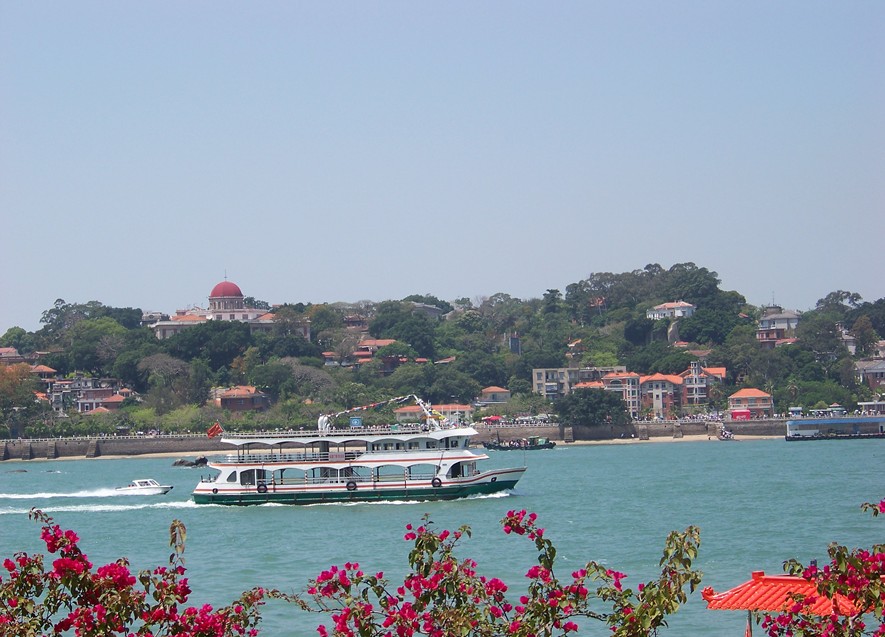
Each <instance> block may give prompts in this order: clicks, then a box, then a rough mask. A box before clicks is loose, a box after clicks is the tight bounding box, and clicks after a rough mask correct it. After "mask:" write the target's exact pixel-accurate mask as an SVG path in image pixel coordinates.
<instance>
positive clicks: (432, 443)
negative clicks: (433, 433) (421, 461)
mask: <svg viewBox="0 0 885 637" xmlns="http://www.w3.org/2000/svg"><path fill="white" fill-rule="evenodd" d="M427 448H428V449H436V440H428V441H427Z"/></svg>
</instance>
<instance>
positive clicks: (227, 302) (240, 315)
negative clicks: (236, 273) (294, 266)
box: [142, 280, 310, 340]
mask: <svg viewBox="0 0 885 637" xmlns="http://www.w3.org/2000/svg"><path fill="white" fill-rule="evenodd" d="M244 299H245V297H244V296H243V292H242V291H241V290H240V287H239V286H238V285H237V284H236V283H234V282H233V281H227V280H224V281H222V282H221V283H219V284H217V285H216V286H215V287H214V288H212V291H211V292H209V308H208V309H203V308H191V309H187V310H177V311H176V312H175V314H174V315H173V316H166V315H162V314H159V313H157V312H148V313H146V314H145V315H144V316H143V317H142V322H143V323H144V324H146V325H148V326H149V327H150V328H151V329H152V330H153V331H154V334H156V336H157V338H159V339H161V340H162V339H166V338H170V337H172V336H175V335H176V334H178V333H180V332H182V331H184V330H186V329H188V328H189V327H193V326H194V325H201V324H203V323H206V322H207V321H240V322H242V323H248V324H249V328H250V329H251V330H252V332H253V333H254V332H269V331H270V330H271V329H272V328H273V322H274V315H273V313H272V312H268V311H267V310H262V309H259V308H254V307H246V304H245V301H244ZM300 331H301V336H302V337H304V339H305V340H310V321H308V320H307V319H304V320H303V321H302V323H301V325H300Z"/></svg>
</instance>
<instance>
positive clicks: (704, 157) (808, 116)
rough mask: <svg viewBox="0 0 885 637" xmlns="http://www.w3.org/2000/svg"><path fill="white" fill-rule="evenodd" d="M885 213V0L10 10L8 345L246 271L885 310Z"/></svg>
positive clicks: (6, 22) (0, 328) (370, 294)
mask: <svg viewBox="0 0 885 637" xmlns="http://www.w3.org/2000/svg"><path fill="white" fill-rule="evenodd" d="M883 208H885V2H875V1H851V0H849V1H847V2H839V3H836V2H831V1H829V0H827V1H813V0H811V1H790V0H785V1H782V2H770V1H769V0H764V1H760V0H747V1H742V2H701V1H696V2H690V1H683V0H674V1H673V2H660V1H658V0H654V1H644V0H632V1H630V2H623V1H621V0H617V1H614V0H611V1H609V0H598V1H592V0H584V1H581V2H568V1H563V2H555V3H549V2H519V1H513V0H508V1H506V2H505V1H495V0H490V1H487V2H463V1H458V0H453V1H447V2H412V1H409V2H393V1H391V2H377V1H376V2H373V1H368V2H357V1H351V2H339V1H336V0H323V1H322V2H319V1H317V2H296V1H285V2H282V1H278V0H266V1H263V2H231V1H224V0H221V1H219V0H212V1H211V2H209V1H201V0H192V1H188V2H168V1H162V0H160V1H155V2H134V1H125V0H124V1H105V2H94V1H89V0H78V1H77V2H68V1H67V0H65V1H43V2H18V1H13V0H0V334H3V333H4V332H5V331H6V330H7V329H8V328H10V327H13V326H19V327H22V328H24V329H26V330H28V331H34V330H37V329H39V328H40V326H41V324H40V318H41V316H42V314H43V312H44V311H45V310H47V309H49V308H51V307H52V306H53V304H54V303H55V301H56V299H63V300H64V301H66V302H67V303H86V302H88V301H99V302H101V303H103V304H105V305H109V306H113V307H138V308H141V309H143V310H145V311H162V312H170V313H171V312H174V311H175V310H176V309H180V308H187V307H193V306H199V307H206V306H207V304H208V299H207V297H208V295H209V291H210V290H211V289H212V287H213V286H214V285H215V284H216V283H218V282H219V281H222V280H224V279H225V278H227V279H228V280H230V281H233V282H235V283H237V284H238V285H239V286H240V288H241V289H242V291H243V293H244V294H245V295H246V296H252V297H255V298H257V299H260V300H264V301H267V302H268V303H271V304H276V303H287V302H288V303H297V302H303V303H324V302H337V301H344V302H356V301H360V300H373V301H383V300H387V299H400V298H403V297H405V296H407V295H410V294H432V295H434V296H436V297H438V298H440V299H444V300H454V299H456V298H464V297H467V298H470V299H472V300H480V299H482V298H483V297H488V296H491V295H493V294H496V293H505V294H509V295H511V296H513V297H517V298H520V299H530V298H539V297H541V296H543V294H544V293H545V291H546V290H548V289H558V290H560V291H561V292H563V293H565V289H566V286H568V285H569V284H571V283H575V282H578V281H581V280H583V279H586V278H587V277H588V276H590V275H591V274H592V273H594V272H614V273H620V272H628V271H631V270H636V269H641V268H643V267H645V265H647V264H651V263H658V264H660V265H662V266H663V267H665V268H669V267H670V266H672V265H673V264H675V263H684V262H689V261H690V262H694V263H695V264H697V265H698V266H699V267H705V268H707V269H709V270H711V271H714V272H717V273H718V275H719V278H720V279H721V281H722V283H721V287H722V288H723V289H725V290H736V291H738V292H740V293H741V294H743V295H744V296H745V297H746V298H747V301H748V302H750V303H752V304H754V305H765V304H770V303H772V302H775V303H777V304H778V305H781V306H783V307H785V308H790V309H798V310H807V309H811V308H813V307H814V305H815V303H816V301H817V300H818V299H820V298H823V297H824V296H826V295H827V294H828V293H829V292H832V291H834V290H849V291H852V292H857V293H859V294H860V295H861V296H862V297H863V298H864V299H865V300H867V301H875V300H877V299H879V298H882V297H885V277H883V267H882V264H883V260H882V244H881V241H882V237H883V236H885V210H883Z"/></svg>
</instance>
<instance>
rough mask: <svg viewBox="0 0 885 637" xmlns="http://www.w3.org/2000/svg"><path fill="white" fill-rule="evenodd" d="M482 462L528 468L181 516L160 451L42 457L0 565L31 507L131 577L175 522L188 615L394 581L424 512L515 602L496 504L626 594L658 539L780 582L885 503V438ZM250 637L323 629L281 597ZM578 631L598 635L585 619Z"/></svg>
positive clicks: (15, 546) (722, 623) (14, 469)
mask: <svg viewBox="0 0 885 637" xmlns="http://www.w3.org/2000/svg"><path fill="white" fill-rule="evenodd" d="M488 453H489V456H490V459H489V460H488V461H487V462H486V463H485V464H486V465H487V466H489V467H505V466H522V465H524V466H526V467H528V470H527V472H526V473H525V475H524V477H523V479H522V480H521V481H520V483H519V485H518V487H517V489H516V490H515V491H514V492H512V493H510V494H506V495H501V494H498V495H494V496H485V497H476V498H470V499H466V500H458V501H453V502H424V503H417V502H414V503H394V504H390V503H388V504H383V503H373V504H350V505H343V504H334V505H315V506H306V507H294V506H286V505H263V506H257V507H225V506H215V505H195V504H194V503H193V502H192V500H191V498H190V493H191V491H192V489H193V488H194V486H195V485H196V483H197V482H198V481H199V479H200V476H201V474H203V475H208V474H209V473H210V472H211V470H209V469H206V468H183V467H175V466H173V465H172V463H173V460H174V459H172V458H125V459H99V460H52V461H38V460H32V461H27V462H18V461H11V462H2V463H0V558H4V557H9V556H11V555H12V554H13V553H14V552H16V551H22V550H24V551H28V552H35V551H40V552H44V551H45V546H44V545H42V544H41V542H40V540H39V527H38V525H37V524H36V523H34V522H32V521H30V520H29V519H28V515H27V514H28V511H29V510H30V509H31V507H38V508H40V509H42V510H43V511H45V512H46V513H48V514H49V515H51V516H52V517H53V518H54V519H55V521H56V522H57V523H58V524H60V525H61V526H62V527H63V528H71V529H74V530H75V531H76V532H77V533H78V534H79V535H80V538H81V545H82V547H83V550H84V551H85V552H86V554H87V555H88V556H89V559H90V560H91V561H92V562H93V564H95V565H96V566H98V565H100V564H105V563H108V562H111V561H113V560H115V559H117V558H119V557H122V556H125V557H127V558H128V559H129V560H130V562H131V565H132V568H133V569H134V570H140V569H146V568H152V567H154V566H158V565H165V564H167V563H168V557H169V554H170V549H169V545H168V538H169V535H168V529H169V524H170V522H171V521H172V520H173V519H179V520H181V521H182V522H184V524H185V526H186V527H187V545H186V551H185V554H184V557H185V566H186V568H187V569H188V573H187V576H188V577H189V579H190V582H191V586H192V588H193V590H194V593H193V595H192V596H191V599H190V600H189V603H190V604H204V603H208V604H212V605H213V606H216V607H217V606H222V605H224V604H227V603H230V602H231V601H233V600H234V599H235V598H236V597H238V596H239V594H240V593H241V592H242V591H244V590H247V589H249V588H251V587H253V586H259V585H260V586H265V587H273V588H279V589H282V590H284V591H288V592H299V591H303V589H304V587H305V584H306V582H307V580H308V579H309V578H310V577H314V576H316V575H317V574H318V573H319V572H320V571H322V570H324V569H326V568H328V567H329V566H331V565H333V564H337V565H341V564H343V563H344V562H346V561H357V562H359V563H360V566H361V567H362V568H363V569H364V570H365V571H366V572H370V573H375V572H377V571H383V572H384V573H385V575H386V576H387V577H389V578H390V579H391V581H392V582H393V583H394V584H396V583H397V581H398V580H399V581H401V580H402V577H403V575H404V574H405V573H406V569H407V555H408V551H409V547H410V543H408V542H405V541H404V540H403V534H404V532H405V525H406V524H408V523H412V524H416V523H420V522H421V520H422V517H423V516H424V515H425V514H429V516H430V519H431V520H432V521H433V522H434V524H435V525H436V526H437V528H438V529H444V528H447V529H455V528H457V527H459V526H461V525H462V524H466V525H469V526H470V527H471V529H472V531H473V536H472V537H471V538H470V539H467V540H466V541H464V543H463V547H462V548H461V549H460V553H459V554H460V555H461V556H462V557H471V558H473V559H475V560H476V561H477V562H478V570H479V572H480V573H481V574H484V575H487V576H489V577H492V576H494V577H499V578H501V579H503V580H504V581H505V582H506V583H507V584H508V585H509V586H510V587H511V592H512V593H513V595H512V598H513V599H514V600H515V599H516V598H518V596H519V592H520V591H521V590H522V589H523V588H524V586H525V581H526V580H525V572H526V571H527V570H528V568H529V567H530V566H531V565H532V564H534V563H535V562H534V560H535V557H536V556H535V553H534V551H533V547H532V545H531V544H530V543H529V542H528V541H527V540H526V539H525V538H520V537H516V536H510V535H505V534H504V533H503V532H502V531H501V526H500V520H501V518H502V517H504V515H505V514H506V513H507V511H508V510H510V509H527V510H529V511H534V512H536V513H537V514H538V517H539V524H540V526H543V527H544V528H545V529H546V537H547V538H548V539H550V540H552V541H553V542H554V544H555V545H556V546H557V562H556V572H557V574H558V576H559V577H560V578H562V579H568V578H569V577H570V574H571V572H572V571H574V570H575V569H577V568H579V567H580V566H582V565H583V564H585V563H586V562H587V561H588V560H596V561H599V562H602V563H604V564H607V565H610V566H611V568H614V569H616V570H618V571H621V572H624V573H626V574H627V576H628V577H627V579H626V580H625V581H624V584H625V585H627V586H631V587H634V588H635V586H636V585H637V584H638V583H639V582H641V581H644V580H647V579H650V578H652V577H654V576H655V573H656V570H657V568H658V561H659V559H660V557H661V554H662V549H663V545H664V539H665V538H666V536H667V534H668V533H669V531H671V530H680V531H681V530H684V529H685V528H686V527H687V526H688V525H697V526H699V527H700V529H701V548H700V554H699V556H698V558H697V560H696V562H695V567H696V568H699V569H701V570H702V571H703V573H704V576H703V581H702V584H701V587H702V588H703V587H704V586H711V587H713V588H714V589H715V590H716V591H722V590H726V589H728V588H730V587H732V586H736V585H738V584H740V583H742V582H744V581H746V580H747V579H749V577H750V573H751V572H752V571H756V570H764V571H765V572H767V573H781V572H782V564H783V561H784V560H786V559H789V558H797V559H799V560H801V561H803V562H808V561H809V560H811V559H817V560H819V562H823V561H825V560H826V559H827V554H826V549H827V545H828V544H829V543H830V542H832V541H835V542H839V543H841V544H845V545H847V546H849V547H858V546H867V547H868V546H870V545H872V544H874V543H881V542H883V541H885V519H882V518H878V519H873V518H872V517H871V516H870V515H869V514H864V513H861V512H860V508H859V507H860V504H861V503H862V502H873V501H875V502H878V501H879V500H880V499H882V498H883V497H885V478H883V472H882V469H883V466H885V462H883V461H885V440H868V441H820V442H795V443H787V442H785V441H784V440H782V439H777V440H737V441H734V442H718V441H709V442H708V441H696V442H695V441H692V442H689V441H679V442H673V443H656V442H636V443H630V444H621V445H592V446H589V445H588V446H569V445H566V444H560V445H558V446H557V447H556V448H555V449H553V450H539V451H530V452H523V451H491V452H488ZM134 478H155V479H156V480H158V481H159V482H160V483H162V484H171V485H173V486H174V489H173V490H172V491H171V492H170V493H168V494H167V495H164V496H137V495H119V494H118V493H117V492H116V491H115V487H117V486H123V485H125V484H127V483H128V482H129V481H130V480H132V479H134ZM262 616H263V618H264V619H263V622H262V624H261V634H262V635H263V636H265V637H284V636H289V635H315V634H316V632H315V629H316V626H317V625H318V624H320V623H326V624H329V623H330V622H329V621H328V618H327V617H325V616H322V615H310V614H305V613H303V612H302V611H298V610H297V609H295V608H294V607H293V606H291V605H288V604H284V603H281V602H271V603H269V604H268V605H267V606H266V607H265V608H264V610H263V612H262ZM745 622H746V617H745V615H744V614H743V613H740V612H730V611H711V610H708V609H707V608H706V603H705V602H704V601H703V599H702V598H701V595H700V590H698V591H696V592H695V593H694V594H692V595H691V596H690V597H689V601H688V603H687V604H686V605H685V606H683V607H682V608H680V610H679V611H678V612H677V613H676V614H675V615H673V616H672V617H671V619H670V621H669V628H667V629H664V630H662V631H661V634H663V635H674V636H680V637H700V636H702V635H703V636H707V635H729V634H731V635H736V634H741V632H740V631H742V630H743V627H744V625H745ZM579 634H586V635H606V634H609V633H608V630H607V628H606V627H605V626H604V625H602V624H598V623H595V622H593V623H590V624H588V625H586V626H583V627H582V628H581V631H580V633H579Z"/></svg>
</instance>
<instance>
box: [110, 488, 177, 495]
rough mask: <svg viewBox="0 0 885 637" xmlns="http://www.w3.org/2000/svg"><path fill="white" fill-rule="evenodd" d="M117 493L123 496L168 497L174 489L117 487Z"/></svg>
mask: <svg viewBox="0 0 885 637" xmlns="http://www.w3.org/2000/svg"><path fill="white" fill-rule="evenodd" d="M116 491H117V493H119V494H121V495H166V494H167V493H169V492H170V491H172V487H170V486H162V487H136V488H129V487H117V489H116Z"/></svg>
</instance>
